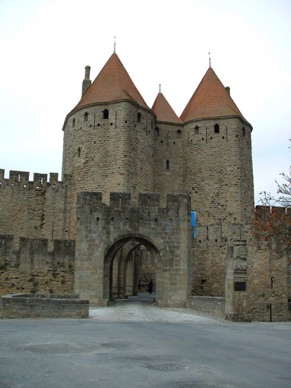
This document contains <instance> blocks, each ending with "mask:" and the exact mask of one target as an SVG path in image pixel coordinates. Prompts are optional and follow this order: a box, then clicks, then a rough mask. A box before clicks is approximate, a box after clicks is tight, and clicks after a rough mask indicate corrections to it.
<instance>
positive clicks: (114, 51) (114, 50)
mask: <svg viewBox="0 0 291 388" xmlns="http://www.w3.org/2000/svg"><path fill="white" fill-rule="evenodd" d="M113 53H114V54H115V53H116V36H114V49H113Z"/></svg>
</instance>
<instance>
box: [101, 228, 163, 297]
mask: <svg viewBox="0 0 291 388" xmlns="http://www.w3.org/2000/svg"><path fill="white" fill-rule="evenodd" d="M130 242H131V243H132V246H131V248H130V249H129V251H128V252H126V254H125V255H124V256H122V255H120V257H118V258H117V256H118V253H119V252H120V250H121V249H122V247H124V246H125V245H127V243H130ZM140 246H143V247H145V248H146V250H147V251H148V252H149V253H150V254H151V255H152V257H153V261H154V263H155V268H154V271H152V273H153V272H154V278H155V290H156V297H157V298H159V281H160V279H161V278H162V274H161V271H162V260H161V256H160V252H159V251H158V249H157V248H156V247H155V246H154V245H153V243H152V242H151V241H149V239H148V238H146V237H144V236H142V237H141V236H134V235H132V236H123V237H121V238H120V240H119V241H117V242H115V243H114V244H113V245H112V246H111V247H110V248H109V250H108V251H107V253H106V254H105V257H104V277H103V291H104V294H103V298H104V299H108V300H114V299H115V298H121V299H122V298H124V297H127V296H128V295H137V292H138V282H139V272H140V271H138V270H140V264H141V263H140V262H139V261H138V260H136V258H131V259H132V261H133V263H132V265H131V266H130V268H127V267H128V262H129V260H130V256H131V254H133V253H134V252H135V250H137V249H138V248H139V247H140ZM116 259H117V260H116ZM115 260H116V261H117V262H116V263H115V266H116V267H117V271H115V272H117V273H115V280H116V283H115V284H113V279H114V265H113V264H114V261H115ZM152 273H151V274H152ZM150 277H151V278H152V277H153V275H151V276H150ZM128 281H130V282H131V284H128ZM114 291H115V292H114Z"/></svg>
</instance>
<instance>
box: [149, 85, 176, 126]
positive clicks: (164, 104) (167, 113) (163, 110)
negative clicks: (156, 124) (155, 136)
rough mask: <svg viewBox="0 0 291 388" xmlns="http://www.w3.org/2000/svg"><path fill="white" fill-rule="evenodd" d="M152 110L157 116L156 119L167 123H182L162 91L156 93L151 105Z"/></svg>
mask: <svg viewBox="0 0 291 388" xmlns="http://www.w3.org/2000/svg"><path fill="white" fill-rule="evenodd" d="M152 111H153V112H154V113H155V114H156V116H157V121H165V122H168V123H179V124H180V123H182V120H181V119H180V118H179V117H178V116H177V115H176V113H175V112H174V110H173V108H172V107H171V105H170V104H169V103H168V101H167V99H166V97H165V96H164V95H163V93H161V92H160V93H158V95H157V97H156V99H155V102H154V104H153V106H152Z"/></svg>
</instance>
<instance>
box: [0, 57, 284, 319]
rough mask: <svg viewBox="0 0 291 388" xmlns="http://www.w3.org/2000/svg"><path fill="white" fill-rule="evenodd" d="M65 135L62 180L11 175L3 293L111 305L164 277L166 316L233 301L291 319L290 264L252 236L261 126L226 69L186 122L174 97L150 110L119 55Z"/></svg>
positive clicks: (237, 312)
mask: <svg viewBox="0 0 291 388" xmlns="http://www.w3.org/2000/svg"><path fill="white" fill-rule="evenodd" d="M63 131H64V143H63V166H62V175H63V176H62V181H59V180H58V176H57V174H55V173H51V174H50V177H49V180H48V179H47V175H46V174H34V178H33V181H29V173H28V172H21V171H11V172H10V176H9V179H6V178H4V170H0V212H1V216H0V233H1V238H0V252H1V257H0V259H1V263H0V279H1V293H2V294H6V293H16V292H32V293H33V292H42V293H47V292H51V293H58V294H65V293H72V292H73V291H74V292H76V293H79V294H80V295H81V297H84V298H88V299H89V300H90V302H91V303H94V304H100V305H104V304H106V303H108V301H110V300H112V299H114V298H118V297H119V298H120V297H125V296H127V295H135V294H136V293H137V292H138V291H139V290H146V283H147V281H148V280H149V279H153V281H154V290H155V294H156V302H157V303H159V304H160V305H164V306H185V305H186V304H188V306H190V305H191V303H192V302H189V297H190V296H191V294H192V295H196V296H201V297H203V296H204V297H220V298H225V303H224V305H225V313H226V317H227V318H228V319H231V320H251V319H257V320H268V319H270V309H271V314H272V319H273V320H286V319H287V313H288V310H287V304H288V297H289V298H290V296H291V286H290V283H291V280H290V279H291V277H290V273H289V275H288V268H289V269H290V258H289V259H288V258H287V257H285V256H284V257H281V258H278V257H276V256H274V255H273V254H272V253H271V252H270V250H268V249H267V247H264V249H262V247H259V248H260V249H258V246H257V244H256V242H255V241H254V239H253V237H252V232H251V223H252V219H253V216H254V195H253V172H252V148H251V132H252V126H251V125H250V124H249V123H248V121H247V120H246V119H245V118H244V117H243V115H242V114H241V112H240V111H239V109H238V108H237V106H236V105H235V103H234V102H233V100H232V98H231V97H230V94H229V88H225V87H224V86H223V85H222V83H221V82H220V80H219V79H218V77H217V76H216V74H215V73H214V71H213V69H211V68H209V69H208V70H207V72H206V74H205V76H204V78H203V79H202V81H201V83H200V84H199V86H198V88H197V90H196V91H195V93H194V94H193V96H192V97H191V99H190V101H189V103H188V104H187V106H186V108H185V110H184V112H183V113H182V115H181V117H180V118H178V117H177V116H176V114H175V112H174V111H173V110H172V108H171V107H170V105H169V103H168V102H167V101H166V99H165V97H164V96H163V94H162V93H161V92H160V93H159V94H158V96H157V99H156V101H155V103H154V105H153V107H152V109H150V108H149V107H148V106H147V104H146V103H145V102H144V100H143V98H142V96H141V95H140V94H139V92H138V90H137V89H136V87H135V85H134V84H133V82H132V81H131V79H130V77H129V75H128V74H127V72H126V70H125V68H124V67H123V65H122V63H121V62H120V60H119V58H118V57H117V55H116V54H115V53H114V54H113V55H112V56H111V57H110V58H109V60H108V62H107V63H106V65H105V66H104V68H103V69H102V70H101V72H100V74H99V75H98V76H97V77H96V79H95V81H94V82H93V83H91V80H90V68H89V67H86V71H85V80H84V82H83V95H82V98H81V100H80V102H79V103H78V104H77V105H76V107H75V108H74V109H73V110H72V111H71V112H69V114H68V115H67V117H66V119H65V122H64V126H63ZM191 211H194V212H195V216H196V223H195V225H194V229H193V228H192V227H191V224H190V219H191ZM288 260H289V262H288ZM271 279H276V281H272V289H271V291H270V284H271V283H270V282H271ZM279 279H280V281H279ZM73 282H74V285H73ZM32 283H33V284H34V286H33V284H32ZM187 300H188V302H187ZM219 300H220V299H219ZM208 301H209V299H208ZM207 303H208V306H211V303H209V302H207ZM192 304H193V303H192ZM198 304H201V299H199V303H198ZM220 309H221V306H220V307H219V310H220Z"/></svg>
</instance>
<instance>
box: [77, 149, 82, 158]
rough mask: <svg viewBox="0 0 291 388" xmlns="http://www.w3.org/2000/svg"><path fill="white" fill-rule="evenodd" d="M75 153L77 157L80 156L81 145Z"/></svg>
mask: <svg viewBox="0 0 291 388" xmlns="http://www.w3.org/2000/svg"><path fill="white" fill-rule="evenodd" d="M77 154H78V157H80V156H81V147H78V150H77Z"/></svg>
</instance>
